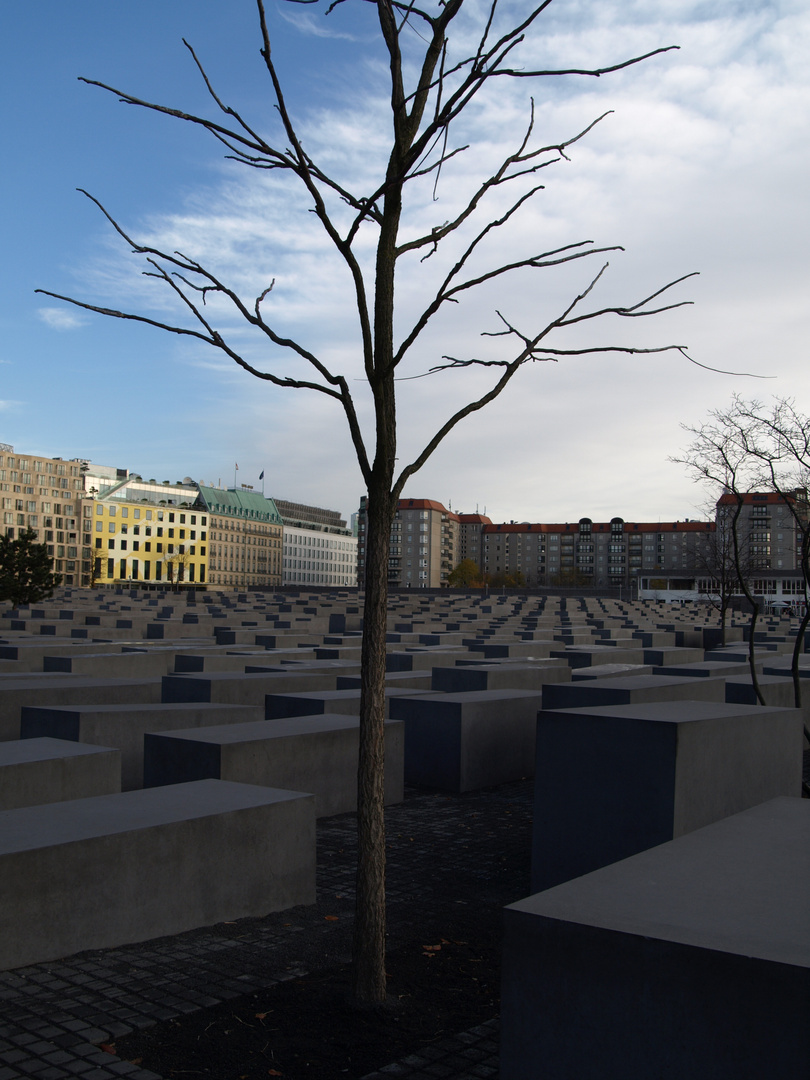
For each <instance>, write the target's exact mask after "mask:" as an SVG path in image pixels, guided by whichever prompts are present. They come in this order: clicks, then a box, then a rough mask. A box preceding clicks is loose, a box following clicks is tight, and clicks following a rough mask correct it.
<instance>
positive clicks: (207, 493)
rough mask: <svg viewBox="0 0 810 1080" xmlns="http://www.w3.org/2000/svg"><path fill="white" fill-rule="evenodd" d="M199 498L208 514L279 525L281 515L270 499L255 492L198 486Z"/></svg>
mask: <svg viewBox="0 0 810 1080" xmlns="http://www.w3.org/2000/svg"><path fill="white" fill-rule="evenodd" d="M199 488H200V498H201V499H202V500H203V502H204V503H205V508H206V510H207V511H208V512H209V514H229V515H230V516H231V517H239V518H248V519H250V520H251V521H270V522H272V523H273V524H274V525H280V524H281V515H280V514H279V512H278V510H277V509H276V504H275V503H274V502H273V500H272V499H266V498H265V497H264V495H260V494H259V493H258V492H256V491H236V490H234V489H233V488H229V489H228V490H227V491H226V490H225V489H224V488H214V487H205V485H203V484H200V485H199Z"/></svg>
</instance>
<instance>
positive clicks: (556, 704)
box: [543, 675, 725, 709]
mask: <svg viewBox="0 0 810 1080" xmlns="http://www.w3.org/2000/svg"><path fill="white" fill-rule="evenodd" d="M690 700H699V701H724V700H725V685H724V683H723V680H722V679H685V678H679V677H677V676H670V675H626V676H614V677H613V678H609V679H591V680H586V681H581V682H579V681H578V682H571V683H555V684H554V685H553V686H547V687H544V689H543V708H545V709H579V708H585V707H590V706H592V705H631V704H632V705H637V704H641V703H642V702H647V701H690Z"/></svg>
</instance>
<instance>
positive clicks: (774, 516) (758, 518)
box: [716, 490, 808, 570]
mask: <svg viewBox="0 0 810 1080" xmlns="http://www.w3.org/2000/svg"><path fill="white" fill-rule="evenodd" d="M737 506H738V500H737V497H736V496H735V495H732V494H730V493H726V494H724V495H721V496H720V498H719V499H718V500H717V517H716V522H717V527H718V529H720V530H728V529H730V528H731V523H732V520H733V517H734V512H735V510H736V508H737ZM796 517H798V519H799V521H798V522H797V521H796ZM807 526H808V501H807V492H806V491H801V490H797V491H795V492H793V493H792V494H790V495H785V496H782V495H777V494H775V493H773V492H749V493H746V494H744V495H743V496H742V509H741V511H740V516H739V519H738V521H737V533H738V536H739V537H740V539H741V541H742V543H743V545H744V547H745V555H746V558H747V559H748V561H749V562H750V563H751V564H752V565H758V566H759V567H760V568H761V569H762V570H798V569H799V563H800V555H801V547H802V534H803V532H804V531H805V530H806V529H807Z"/></svg>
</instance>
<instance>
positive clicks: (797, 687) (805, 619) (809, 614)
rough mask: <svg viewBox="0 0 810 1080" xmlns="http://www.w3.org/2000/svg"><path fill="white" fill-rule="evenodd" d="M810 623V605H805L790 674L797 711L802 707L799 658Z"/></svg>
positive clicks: (794, 644) (794, 645) (795, 642)
mask: <svg viewBox="0 0 810 1080" xmlns="http://www.w3.org/2000/svg"><path fill="white" fill-rule="evenodd" d="M808 623H810V604H807V603H806V604H805V605H804V615H803V616H802V621H801V622H800V623H799V629H798V632H797V634H796V640H795V641H794V643H793V659H792V661H791V664H790V674H791V675H792V676H793V704H794V706H795V707H796V708H797V709H800V708H801V707H802V679H801V674H800V672H799V658H800V657H801V654H802V647H803V645H804V633H805V630H806V629H807V624H808Z"/></svg>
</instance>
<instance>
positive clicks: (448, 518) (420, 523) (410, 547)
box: [357, 496, 460, 589]
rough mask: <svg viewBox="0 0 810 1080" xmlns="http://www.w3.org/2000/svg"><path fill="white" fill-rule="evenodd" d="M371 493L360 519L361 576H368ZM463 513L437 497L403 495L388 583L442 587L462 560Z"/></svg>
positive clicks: (362, 504) (392, 542) (392, 541)
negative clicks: (367, 551) (368, 525)
mask: <svg viewBox="0 0 810 1080" xmlns="http://www.w3.org/2000/svg"><path fill="white" fill-rule="evenodd" d="M367 505H368V504H367V497H366V496H363V498H362V499H361V500H360V510H359V512H358V523H357V539H358V552H357V578H358V582H359V583H360V584H361V585H362V583H363V582H364V580H365V549H366V527H367ZM458 523H459V515H458V514H454V513H453V512H452V511H451V510H448V509H447V508H446V507H445V506H443V505H442V504H441V503H440V502H436V501H435V500H434V499H400V501H399V503H398V506H397V511H396V515H395V517H394V521H393V523H392V525H391V536H390V542H389V554H388V584H389V586H390V587H391V588H395V589H397V588H400V589H438V588H444V587H446V585H447V576H448V574H449V573H450V571H451V570H452V569H453V568H454V567H455V566H456V565H457V564H458V562H459V561H460V560H459V555H458V551H459V548H458Z"/></svg>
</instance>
